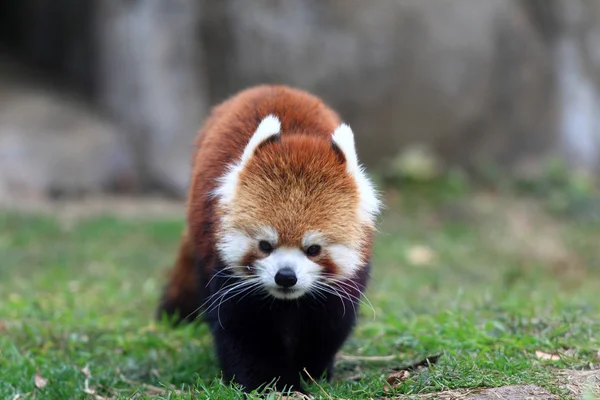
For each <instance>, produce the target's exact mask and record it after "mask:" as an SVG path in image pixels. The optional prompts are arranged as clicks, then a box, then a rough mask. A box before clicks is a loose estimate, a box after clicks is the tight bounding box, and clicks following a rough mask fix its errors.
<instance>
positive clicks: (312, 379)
mask: <svg viewBox="0 0 600 400" xmlns="http://www.w3.org/2000/svg"><path fill="white" fill-rule="evenodd" d="M304 372H306V375H308V377H309V378H310V380H311V381H313V382H314V383H315V385H317V387H318V388H319V389H321V392H323V393H324V394H325V396H327V398H328V399H329V400H333V397H331V396H330V395H329V393H327V392H326V391H325V389H323V387H321V385H319V384H318V383H317V381H315V380H314V378H313V377H312V376H310V374H309V373H308V371H307V370H306V368H304Z"/></svg>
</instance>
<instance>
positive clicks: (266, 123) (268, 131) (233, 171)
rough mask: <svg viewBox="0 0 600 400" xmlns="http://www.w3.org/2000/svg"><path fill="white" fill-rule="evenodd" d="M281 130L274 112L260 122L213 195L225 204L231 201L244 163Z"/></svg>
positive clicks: (219, 180) (220, 180)
mask: <svg viewBox="0 0 600 400" xmlns="http://www.w3.org/2000/svg"><path fill="white" fill-rule="evenodd" d="M280 130H281V123H280V122H279V119H278V118H277V117H276V116H274V115H272V114H270V115H267V116H266V117H265V118H264V119H263V120H262V121H261V122H260V124H258V127H257V128H256V131H254V134H252V137H251V138H250V140H249V141H248V144H247V145H246V148H244V152H243V153H242V156H241V157H240V159H239V161H238V162H237V163H235V164H234V165H232V166H230V168H229V169H228V171H227V173H226V174H225V175H224V176H222V177H221V178H219V179H218V182H219V185H218V186H217V187H216V188H215V190H214V191H213V192H212V195H213V196H215V197H217V198H219V200H221V202H223V203H225V204H227V203H230V202H231V201H232V200H233V197H234V195H235V190H236V187H237V183H238V175H239V173H240V171H241V170H242V169H243V168H244V165H246V163H247V162H248V161H249V160H250V159H251V158H252V155H253V154H254V152H255V151H256V149H258V148H259V147H260V145H261V144H263V143H265V142H267V141H269V140H272V139H273V138H274V137H277V135H279V132H280Z"/></svg>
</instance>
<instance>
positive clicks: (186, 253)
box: [157, 229, 201, 324]
mask: <svg viewBox="0 0 600 400" xmlns="http://www.w3.org/2000/svg"><path fill="white" fill-rule="evenodd" d="M195 259H196V257H195V252H194V246H193V244H192V240H191V237H190V235H189V233H188V230H187V229H186V230H185V231H184V233H183V235H182V236H181V241H180V243H179V250H178V253H177V259H176V261H175V266H174V267H173V268H172V269H171V271H170V272H169V278H168V279H169V280H168V283H167V285H166V286H165V288H164V290H163V294H162V298H161V301H160V305H159V307H158V311H157V318H159V319H162V318H164V316H166V317H167V318H168V319H169V320H170V321H171V322H173V323H174V324H179V323H181V322H191V321H193V320H195V319H196V318H197V316H198V314H199V312H200V311H199V309H198V308H199V307H200V301H201V300H200V299H201V297H200V291H199V287H198V286H199V278H198V273H199V271H197V268H196V265H195Z"/></svg>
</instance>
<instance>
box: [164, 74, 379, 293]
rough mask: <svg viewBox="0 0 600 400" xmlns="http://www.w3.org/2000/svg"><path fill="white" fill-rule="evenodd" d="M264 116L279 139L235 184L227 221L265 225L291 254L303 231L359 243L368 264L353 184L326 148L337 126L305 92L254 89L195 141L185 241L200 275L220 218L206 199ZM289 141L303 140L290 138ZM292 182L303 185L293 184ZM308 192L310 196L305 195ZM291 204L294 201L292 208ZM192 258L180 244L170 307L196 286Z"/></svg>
mask: <svg viewBox="0 0 600 400" xmlns="http://www.w3.org/2000/svg"><path fill="white" fill-rule="evenodd" d="M269 114H274V115H276V116H277V117H278V118H279V120H280V122H281V139H280V140H279V141H275V142H272V143H268V144H265V145H263V146H261V147H260V148H259V149H258V150H257V151H256V153H255V155H254V157H253V158H251V159H250V161H249V162H248V164H247V166H246V168H245V169H244V171H243V173H242V174H240V184H241V185H244V186H245V188H246V189H248V190H243V191H240V192H239V194H238V195H237V196H236V199H235V202H234V206H233V208H232V210H231V211H232V217H231V218H230V219H229V220H230V221H232V222H233V223H234V224H235V225H237V226H236V227H239V228H242V229H244V228H246V229H247V228H249V227H252V226H253V225H256V224H257V223H261V224H266V225H270V226H272V227H274V228H275V229H276V230H277V231H278V233H279V238H280V243H281V244H287V245H293V246H299V245H300V241H301V238H302V235H303V234H304V233H306V231H308V230H318V231H321V232H322V233H323V234H324V235H326V237H331V238H335V241H336V243H339V244H348V245H356V244H357V243H362V246H361V247H362V248H363V250H364V253H363V254H364V255H365V258H366V257H367V254H368V253H369V252H370V242H369V241H370V239H369V238H370V232H369V231H370V230H371V228H370V227H368V226H363V225H361V224H359V223H358V222H357V219H356V215H355V209H356V206H357V204H358V201H359V199H358V194H357V190H356V183H355V182H354V181H353V179H352V178H351V177H350V176H349V175H348V174H346V173H345V165H344V163H343V160H340V155H339V153H337V152H336V151H335V150H334V148H333V146H332V144H331V136H332V134H333V132H334V131H335V129H336V128H337V127H338V126H339V124H340V123H341V121H340V118H339V117H338V115H337V114H336V113H335V112H334V111H332V110H331V109H330V108H328V107H327V106H326V105H325V104H324V103H323V102H322V101H321V100H320V99H318V98H317V97H314V96H312V95H310V94H308V93H306V92H304V91H300V90H297V89H292V88H288V87H285V86H258V87H254V88H251V89H248V90H245V91H243V92H241V93H238V94H237V95H236V96H234V97H232V98H230V99H228V100H227V101H225V102H224V103H222V104H221V105H219V106H217V107H215V108H214V109H213V112H212V114H211V116H210V117H209V118H208V119H207V121H206V123H205V125H204V127H203V129H202V130H201V131H200V133H199V135H198V137H197V140H196V145H197V147H198V148H197V151H196V153H195V155H194V158H193V171H192V177H191V178H192V179H191V187H190V190H189V197H188V229H189V232H190V233H189V237H188V236H187V235H185V236H184V240H185V241H186V243H187V241H189V242H190V243H192V244H193V247H194V248H195V250H196V251H197V252H198V253H199V254H202V255H203V256H204V259H203V260H202V265H203V267H204V268H205V269H207V271H205V272H209V270H210V269H212V268H214V263H215V261H216V243H215V234H216V232H217V230H218V229H219V228H220V227H219V224H220V221H219V218H218V217H219V216H220V215H221V210H220V209H219V207H217V206H216V201H217V200H216V199H215V198H211V196H210V193H211V192H212V191H213V190H214V189H215V187H216V185H217V184H218V182H217V178H220V177H222V176H223V175H224V174H225V173H226V171H227V167H228V166H230V165H231V164H233V163H235V162H237V161H238V160H239V159H240V157H241V155H242V152H243V150H244V148H245V147H246V145H247V143H248V141H249V139H250V138H251V136H252V134H253V133H254V132H255V130H256V128H257V126H258V124H259V123H260V121H262V119H263V118H265V117H266V116H267V115H269ZM294 133H302V134H301V135H293V136H290V135H292V134H294ZM323 139H326V140H323ZM282 154H285V155H286V158H285V159H284V158H283V157H282ZM307 161H309V162H308V163H307ZM273 171H279V173H278V174H274V173H273ZM298 176H302V177H304V178H306V179H307V180H306V181H299V180H297V179H296V178H297V177H298ZM282 182H287V183H288V184H289V185H290V188H291V189H290V192H288V193H282V192H281V190H280V189H279V188H281V185H280V184H281V183H282ZM307 186H308V187H310V188H312V189H314V191H313V192H311V193H309V194H307V193H308V192H307V191H306V190H304V189H306V188H307ZM290 196H292V197H294V200H295V201H293V202H290V201H289V199H290ZM182 253H183V254H182ZM190 254H191V250H190V246H189V245H188V244H185V243H184V244H182V246H181V248H180V255H179V257H178V262H177V264H176V266H175V268H174V271H173V273H172V275H171V283H170V285H169V290H168V292H167V297H168V301H171V302H174V303H177V302H183V303H185V300H184V298H183V297H187V296H189V295H190V293H192V292H193V289H194V287H195V286H196V285H197V279H196V278H195V275H194V268H193V265H192V263H191V261H189V257H188V256H189V255H190ZM252 256H253V255H252V254H251V255H248V257H252ZM257 256H258V255H257ZM315 261H316V262H319V261H318V259H317V260H315ZM321 261H322V262H323V266H324V267H328V269H329V270H330V271H334V270H335V269H334V268H333V263H332V262H331V261H330V260H329V259H327V257H326V255H323V256H322V260H321ZM330 271H327V272H330Z"/></svg>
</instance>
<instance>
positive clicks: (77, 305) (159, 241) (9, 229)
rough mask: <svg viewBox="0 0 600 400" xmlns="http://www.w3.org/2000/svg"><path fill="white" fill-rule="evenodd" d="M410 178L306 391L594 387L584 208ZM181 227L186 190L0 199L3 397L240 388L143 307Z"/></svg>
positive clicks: (155, 291)
mask: <svg viewBox="0 0 600 400" xmlns="http://www.w3.org/2000/svg"><path fill="white" fill-rule="evenodd" d="M406 192H407V191H403V192H402V193H404V194H401V192H399V191H395V190H390V191H388V192H387V195H386V198H385V202H386V205H387V209H386V212H385V214H384V216H383V217H382V219H381V226H380V232H379V234H378V240H377V242H376V246H375V252H374V253H375V256H374V263H373V264H374V277H373V280H372V284H371V286H370V288H369V291H368V293H367V297H368V300H369V302H370V304H372V308H371V306H369V303H368V302H367V301H366V300H365V304H364V305H363V306H362V307H361V310H360V312H361V318H360V323H359V325H358V327H357V329H356V331H355V333H354V335H353V336H352V338H351V339H350V340H349V341H348V342H347V344H346V345H345V346H344V348H343V351H342V353H341V354H340V356H339V357H338V361H337V364H336V373H337V376H336V379H335V380H334V382H332V383H331V384H326V383H323V382H320V381H317V382H314V383H311V385H310V391H311V393H312V394H313V395H314V396H315V397H320V398H325V399H328V398H335V399H338V398H344V399H376V398H445V399H451V398H480V399H484V398H539V399H542V398H544V399H545V398H548V399H554V398H562V399H568V398H578V397H580V396H583V397H581V398H593V397H590V396H592V394H591V393H592V392H593V390H594V388H595V389H596V390H597V389H598V386H600V373H598V372H597V371H596V370H598V369H600V360H599V358H600V300H599V299H600V296H599V295H598V289H599V288H600V250H598V243H599V242H600V223H599V222H600V219H598V214H597V210H596V211H592V212H591V214H590V213H587V214H586V213H570V214H568V215H567V213H561V214H558V213H556V212H554V211H552V209H551V207H548V202H547V201H546V200H547V199H539V198H538V199H535V198H532V197H531V196H524V195H518V194H513V193H508V194H506V193H498V192H494V193H491V192H489V191H485V190H476V191H475V190H473V191H468V192H467V193H464V192H460V191H459V192H460V193H458V194H455V195H452V196H440V197H439V198H438V197H436V196H428V195H427V193H426V192H424V193H423V195H421V196H413V195H408V194H406ZM424 199H426V200H424ZM182 226H183V205H181V204H175V205H168V206H166V207H163V204H162V203H160V202H159V203H152V204H151V205H148V202H145V203H138V202H131V201H129V202H127V201H125V202H120V201H117V202H110V201H108V200H106V201H99V202H96V203H94V202H92V203H79V205H74V206H71V207H66V208H61V207H58V208H56V207H45V208H44V207H42V208H36V210H35V211H31V210H23V209H20V210H19V211H15V210H12V211H7V210H5V211H1V212H0V263H1V264H0V398H3V399H4V398H7V399H11V398H12V399H16V398H34V397H35V398H36V399H41V398H49V399H69V398H86V397H87V398H90V399H108V398H131V397H132V396H133V397H135V398H163V399H167V398H168V399H188V398H211V399H228V398H231V399H233V398H240V393H239V392H237V391H235V390H234V389H232V388H230V387H229V386H227V385H225V384H223V383H221V382H220V380H219V369H218V366H217V363H216V358H215V356H214V354H213V350H212V346H211V339H210V336H209V334H208V331H207V327H206V326H205V325H199V326H196V327H194V326H187V327H183V328H178V329H171V328H169V327H168V326H166V325H165V324H163V323H159V322H157V321H155V320H154V310H155V307H156V304H157V299H158V296H159V294H160V290H161V287H162V285H163V283H164V272H165V271H166V269H167V268H168V267H169V265H170V264H171V262H172V261H173V256H174V252H175V250H176V245H177V240H178V238H179V234H180V232H181V229H182ZM496 387H502V388H501V389H485V388H496ZM597 395H600V394H598V392H597ZM469 396H471V397H469ZM519 396H521V397H519ZM585 396H587V397H585ZM271 398H276V397H275V394H271Z"/></svg>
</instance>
